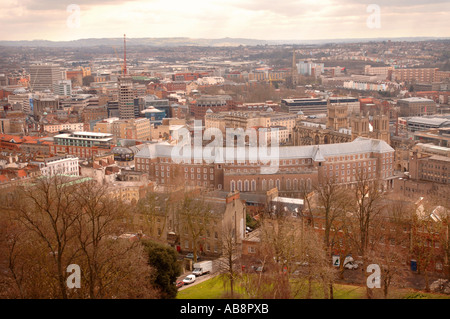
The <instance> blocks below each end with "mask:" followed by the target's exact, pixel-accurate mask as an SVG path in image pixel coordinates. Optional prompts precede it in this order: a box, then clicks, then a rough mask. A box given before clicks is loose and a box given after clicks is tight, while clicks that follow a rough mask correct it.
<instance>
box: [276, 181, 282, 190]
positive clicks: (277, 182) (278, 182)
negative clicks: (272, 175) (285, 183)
mask: <svg viewBox="0 0 450 319" xmlns="http://www.w3.org/2000/svg"><path fill="white" fill-rule="evenodd" d="M276 184H277V188H278V189H279V190H280V189H281V183H280V180H279V179H277V181H276Z"/></svg>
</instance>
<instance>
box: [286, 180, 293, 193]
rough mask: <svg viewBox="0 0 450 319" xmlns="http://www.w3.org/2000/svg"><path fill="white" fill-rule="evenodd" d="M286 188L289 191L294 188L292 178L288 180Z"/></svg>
mask: <svg viewBox="0 0 450 319" xmlns="http://www.w3.org/2000/svg"><path fill="white" fill-rule="evenodd" d="M286 189H287V190H288V191H290V190H291V189H292V184H291V180H290V179H287V180H286Z"/></svg>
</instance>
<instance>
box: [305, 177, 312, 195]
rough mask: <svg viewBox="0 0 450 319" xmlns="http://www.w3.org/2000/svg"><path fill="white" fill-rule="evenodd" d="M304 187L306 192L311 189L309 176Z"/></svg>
mask: <svg viewBox="0 0 450 319" xmlns="http://www.w3.org/2000/svg"><path fill="white" fill-rule="evenodd" d="M306 189H307V191H308V192H309V191H311V178H308V179H307V180H306Z"/></svg>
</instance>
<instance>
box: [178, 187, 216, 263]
mask: <svg viewBox="0 0 450 319" xmlns="http://www.w3.org/2000/svg"><path fill="white" fill-rule="evenodd" d="M177 211H178V218H179V223H180V227H181V229H182V231H183V232H184V233H186V234H187V235H188V238H189V239H190V241H191V242H192V250H193V254H194V262H197V257H198V252H199V246H200V239H201V238H203V236H204V234H205V232H206V230H207V226H208V224H209V223H210V222H211V221H212V220H213V214H212V212H211V205H210V204H208V203H207V202H206V201H205V200H204V198H202V197H195V194H193V193H187V192H186V193H185V194H184V197H183V199H182V200H181V201H180V202H179V203H178V208H177Z"/></svg>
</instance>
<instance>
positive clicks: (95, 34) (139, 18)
mask: <svg viewBox="0 0 450 319" xmlns="http://www.w3.org/2000/svg"><path fill="white" fill-rule="evenodd" d="M1 4H2V5H1V9H0V40H35V39H40V40H41V39H43V40H75V39H82V38H103V37H108V38H112V37H114V38H117V37H122V36H123V34H124V33H126V34H127V37H130V38H141V37H190V38H222V37H233V38H238V37H239V38H252V39H260V40H277V39H282V40H303V39H307V40H310V39H342V38H372V37H373V38H376V37H413V36H437V37H450V1H449V0H398V1H397V0H391V1H389V0H379V1H377V0H361V1H356V0H339V1H337V0H279V1H276V0H145V1H133V0H78V1H77V0H1ZM71 4H73V5H75V6H73V5H72V6H69V5H71ZM373 4H375V5H376V6H373ZM73 8H75V10H73ZM77 8H79V12H78V11H77V10H76V9H77ZM68 9H69V10H68ZM378 9H379V13H380V14H379V16H376V14H377V11H378Z"/></svg>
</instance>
